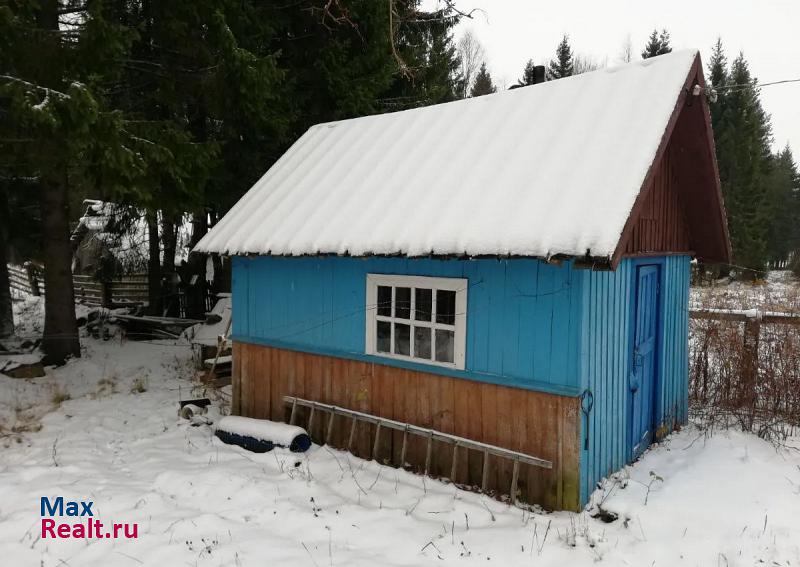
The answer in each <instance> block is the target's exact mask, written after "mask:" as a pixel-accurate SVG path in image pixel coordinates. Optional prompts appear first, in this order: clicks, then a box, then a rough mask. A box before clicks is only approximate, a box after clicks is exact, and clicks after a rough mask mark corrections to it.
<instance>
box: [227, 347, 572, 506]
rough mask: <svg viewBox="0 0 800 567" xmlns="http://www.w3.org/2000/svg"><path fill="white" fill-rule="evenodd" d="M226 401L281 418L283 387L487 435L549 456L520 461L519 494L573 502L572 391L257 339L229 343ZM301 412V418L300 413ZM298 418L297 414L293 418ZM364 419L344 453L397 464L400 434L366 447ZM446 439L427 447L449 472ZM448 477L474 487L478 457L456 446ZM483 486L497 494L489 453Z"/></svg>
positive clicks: (502, 479)
mask: <svg viewBox="0 0 800 567" xmlns="http://www.w3.org/2000/svg"><path fill="white" fill-rule="evenodd" d="M233 359H234V361H235V362H234V377H233V406H232V407H233V408H234V411H236V410H237V409H238V410H239V411H238V412H237V413H240V414H241V415H246V416H249V417H256V418H268V419H272V420H279V421H283V420H286V419H287V418H288V414H287V410H286V408H285V407H284V404H283V402H282V397H283V396H284V395H291V396H298V397H302V398H306V399H310V400H315V401H319V402H323V403H328V404H334V405H337V406H341V407H344V408H348V409H354V410H359V411H363V412H367V413H371V414H375V415H379V416H381V417H386V418H390V419H395V420H398V421H405V422H409V423H413V424H415V425H419V426H421V427H429V428H434V429H438V430H440V431H443V432H446V433H452V434H455V435H463V436H465V437H468V438H470V439H475V440H477V441H483V442H486V443H492V444H495V445H498V446H500V447H505V448H507V449H513V450H516V451H520V452H524V453H527V454H530V455H532V456H536V457H540V458H543V459H547V460H550V461H552V462H553V469H551V470H545V469H541V468H538V467H531V466H528V465H522V466H521V469H520V480H519V488H520V491H521V499H522V500H523V501H525V502H529V503H536V504H540V505H542V506H544V507H546V508H549V509H568V510H577V509H578V508H579V504H580V503H579V476H578V475H579V464H578V459H579V430H580V426H579V420H578V413H579V410H578V399H577V398H575V397H567V396H558V395H554V394H547V393H541V392H534V391H528V390H519V389H516V388H509V387H503V386H497V385H494V384H487V383H481V382H477V381H472V380H464V379H460V378H451V377H447V376H440V375H437V374H426V373H423V372H417V371H413V370H408V369H402V368H395V367H392V366H387V365H382V364H375V363H371V362H365V361H357V360H348V359H344V358H337V357H331V356H323V355H317V354H309V353H303V352H298V351H291V350H286V349H278V348H272V347H267V346H262V345H255V344H248V343H242V342H235V343H234V345H233ZM299 415H300V416H301V420H307V419H308V413H307V411H300V412H299ZM301 424H305V421H301ZM327 425H328V416H327V415H323V414H319V415H317V416H316V417H315V419H314V424H313V426H312V428H311V433H312V436H313V437H314V439H315V441H317V442H323V441H324V439H325V437H326V435H327ZM349 428H350V424H349V423H347V422H345V420H343V419H341V418H340V419H339V420H338V421H337V422H336V425H335V434H334V436H333V439H332V444H333V445H334V446H337V447H340V448H345V447H346V444H347V438H348V436H349ZM373 441H374V426H369V425H362V426H360V429H359V434H358V435H357V443H356V445H355V447H354V448H353V452H354V453H355V454H356V455H358V456H360V457H363V458H367V459H370V458H374V459H376V460H378V461H379V462H382V463H387V464H394V465H395V466H398V465H400V463H399V454H400V447H399V444H400V443H401V442H402V435H399V436H396V435H393V434H391V433H390V432H384V433H383V434H382V437H381V442H380V443H379V450H378V454H373ZM451 458H452V447H450V446H448V447H443V448H442V450H434V458H433V463H432V471H431V473H432V474H433V475H434V476H440V477H449V476H450V467H451V464H452V463H451ZM406 462H407V463H409V464H410V465H411V467H410V468H412V469H413V470H416V471H418V472H421V470H422V468H423V467H424V463H425V448H424V442H423V441H422V440H420V439H413V442H412V443H411V444H410V446H409V449H408V451H407V455H406ZM459 462H461V463H463V465H462V466H459V467H457V474H456V478H455V481H456V482H458V483H459V484H463V485H467V486H480V482H481V473H482V456H481V455H480V454H477V453H475V452H473V451H469V452H468V451H466V450H461V451H460V454H459ZM491 463H492V466H491V469H490V470H491V477H490V485H489V488H490V489H493V490H496V491H497V492H498V493H499V494H507V493H508V490H509V487H510V484H511V467H510V464H506V463H503V462H502V460H501V459H497V458H492V460H491Z"/></svg>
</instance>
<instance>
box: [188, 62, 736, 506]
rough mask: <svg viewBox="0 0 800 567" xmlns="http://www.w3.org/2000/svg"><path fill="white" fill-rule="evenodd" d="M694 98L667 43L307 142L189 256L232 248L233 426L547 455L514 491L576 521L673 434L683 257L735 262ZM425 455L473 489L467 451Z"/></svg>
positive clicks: (474, 459) (690, 70)
mask: <svg viewBox="0 0 800 567" xmlns="http://www.w3.org/2000/svg"><path fill="white" fill-rule="evenodd" d="M704 89H705V82H704V78H703V71H702V65H701V62H700V58H699V55H698V53H697V52H696V51H682V52H676V53H673V54H670V55H664V56H660V57H656V58H653V59H648V60H646V61H642V62H637V63H633V64H630V65H626V66H622V67H617V68H610V69H602V70H599V71H595V72H593V73H587V74H584V75H579V76H575V77H571V78H567V79H561V80H557V81H552V82H547V83H544V84H540V85H533V86H530V87H525V88H521V89H515V90H513V91H506V92H501V93H497V94H494V95H489V96H483V97H479V98H474V99H468V100H463V101H458V102H453V103H448V104H442V105H438V106H431V107H426V108H419V109H414V110H407V111H404V112H398V113H393V114H382V115H377V116H368V117H364V118H357V119H353V120H345V121H341V122H334V123H329V124H320V125H317V126H314V127H312V128H311V129H310V130H309V131H308V132H307V133H306V134H305V135H303V136H302V137H301V138H300V139H299V140H298V141H297V142H296V143H295V144H294V145H293V146H292V147H291V148H290V149H289V150H288V151H287V152H286V154H285V155H284V156H283V157H281V159H280V160H279V161H278V162H277V163H275V165H274V166H273V167H272V168H270V170H269V171H267V173H266V174H265V175H264V176H263V177H262V178H261V180H259V181H258V182H257V183H256V184H255V186H254V187H253V188H252V189H251V190H250V191H249V192H248V193H247V194H246V195H245V196H244V197H243V198H242V199H241V201H240V202H239V203H238V204H237V205H236V206H234V208H233V209H231V211H230V212H229V213H228V214H227V215H226V216H225V217H224V218H223V219H222V221H221V222H220V223H219V224H218V225H217V226H216V227H215V228H214V229H213V230H211V231H210V233H209V234H208V235H207V236H206V237H205V238H204V239H203V240H202V241H201V242H200V243H199V245H198V246H197V250H201V251H205V252H216V253H221V254H228V255H231V256H233V257H234V261H233V321H234V323H233V333H232V334H233V340H234V341H235V344H234V412H235V413H237V414H242V415H247V416H253V417H259V418H269V419H273V420H283V419H286V416H287V413H286V404H285V402H284V399H283V397H284V396H287V395H288V396H297V397H300V398H303V399H306V400H312V401H317V402H322V403H329V404H334V405H337V406H339V407H343V408H350V409H353V410H359V411H362V412H365V413H369V414H373V415H377V416H381V417H384V418H392V419H394V420H397V421H401V422H405V423H410V424H415V425H419V426H423V427H429V428H433V429H435V430H438V431H443V432H446V433H451V434H455V435H458V436H461V437H464V438H467V439H473V440H478V441H481V442H485V443H490V444H493V445H496V446H499V447H504V448H509V449H513V450H516V451H519V452H522V453H525V454H527V455H532V456H535V457H539V458H542V459H547V460H548V461H550V462H552V468H551V469H549V470H548V469H543V468H537V467H525V468H523V470H521V471H520V475H519V481H518V485H517V486H518V490H519V492H520V494H521V497H522V498H523V499H525V500H527V501H528V502H535V503H540V504H542V505H544V506H546V507H548V508H561V509H573V510H576V509H579V508H580V507H581V506H582V505H583V504H585V503H586V502H587V500H588V497H589V495H590V494H591V492H592V491H593V490H594V487H595V485H596V483H597V481H598V480H600V479H601V478H602V477H604V476H606V475H608V474H610V473H612V472H614V471H615V470H618V469H619V468H621V467H622V466H624V465H625V464H626V463H629V462H631V461H632V460H633V459H636V458H637V457H638V456H639V455H640V454H641V453H642V451H644V450H645V449H646V448H647V446H648V445H649V444H650V443H651V442H652V441H653V440H654V439H658V438H660V437H661V436H663V435H665V434H666V433H668V432H670V431H671V430H673V428H674V427H675V426H677V425H679V424H681V423H684V422H685V421H686V419H687V386H688V384H687V380H688V353H687V350H688V347H687V334H688V311H687V307H688V294H689V267H690V261H691V259H692V258H693V257H695V258H700V259H703V260H706V261H720V262H728V261H729V257H730V245H729V241H728V234H727V227H726V219H725V210H724V206H723V202H722V196H721V192H720V186H719V178H718V173H717V168H716V163H715V157H714V142H713V136H712V131H711V124H710V119H709V111H708V105H707V101H706V96H705V90H704ZM317 421H318V426H319V427H320V428H324V426H325V425H326V424H325V423H322V422H324V421H326V420H325V419H318V420H317ZM340 429H342V430H344V432H343V434H346V433H347V431H346V430H347V429H348V426H346V425H342V427H341V428H340ZM321 431H322V429H321V430H320V432H321ZM337 440H338V441H337ZM333 443H334V444H337V443H338V444H339V445H340V446H341V445H342V444H343V442H342V441H341V436H340V433H339V432H338V431H335V432H334V437H333ZM376 450H377V454H375V455H374V456H375V457H376V458H378V459H380V460H382V461H389V460H393V461H394V462H395V463H397V461H398V456H399V450H400V449H399V437H398V436H397V435H396V434H394V435H393V434H392V433H391V432H388V433H387V436H386V438H385V439H382V440H381V442H380V445H378V444H377V443H376V444H375V446H373V445H372V444H371V443H370V439H367V438H366V432H365V434H364V439H363V440H361V441H360V442H359V443H357V448H356V451H357V452H359V453H360V454H363V455H364V456H366V457H369V456H370V455H373V454H374V453H373V452H374V451H376ZM436 456H437V457H438V460H437V459H434V461H436V462H435V463H434V465H432V466H433V467H434V468H436V467H438V471H439V473H440V474H441V475H442V476H448V477H450V476H453V477H455V478H453V480H454V481H455V482H458V483H464V484H473V485H474V484H478V483H479V482H480V478H481V476H480V475H481V466H482V458H483V456H482V455H480V454H478V455H472V454H469V455H467V456H465V457H463V458H459V459H458V461H457V463H456V466H452V462H451V461H450V459H451V456H450V452H447V451H440V452H439V453H437V455H436ZM425 457H426V455H425V450H424V447H410V448H409V449H408V452H407V454H406V458H405V463H404V464H410V465H412V466H420V464H421V461H422V460H424V459H425ZM451 466H452V468H451ZM510 474H511V467H510V466H509V464H508V463H505V462H503V461H502V460H500V459H498V460H497V462H495V463H493V464H492V469H491V478H490V487H491V486H495V487H496V488H498V490H500V491H505V492H507V491H508V488H507V487H508V486H509V484H508V480H509V475H510Z"/></svg>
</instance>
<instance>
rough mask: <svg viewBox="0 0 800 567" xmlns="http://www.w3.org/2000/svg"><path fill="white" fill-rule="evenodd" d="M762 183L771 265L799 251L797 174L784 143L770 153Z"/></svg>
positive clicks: (783, 260)
mask: <svg viewBox="0 0 800 567" xmlns="http://www.w3.org/2000/svg"><path fill="white" fill-rule="evenodd" d="M765 185H766V188H767V199H768V204H769V221H770V222H769V229H768V232H767V253H768V258H769V261H770V262H771V263H773V264H783V263H784V262H785V261H786V260H788V259H789V257H790V255H791V254H792V253H793V252H795V253H796V252H797V251H800V176H798V171H797V164H796V163H795V161H794V156H793V155H792V151H791V148H790V147H789V146H788V145H787V146H786V147H785V148H784V149H783V150H782V151H781V152H779V153H778V154H776V155H775V156H773V158H772V169H771V172H770V174H769V175H768V177H767V178H766V180H765Z"/></svg>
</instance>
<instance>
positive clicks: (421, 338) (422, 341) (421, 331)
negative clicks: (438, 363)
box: [414, 327, 431, 360]
mask: <svg viewBox="0 0 800 567" xmlns="http://www.w3.org/2000/svg"><path fill="white" fill-rule="evenodd" d="M414 358H424V359H425V360H430V359H431V329H430V327H414Z"/></svg>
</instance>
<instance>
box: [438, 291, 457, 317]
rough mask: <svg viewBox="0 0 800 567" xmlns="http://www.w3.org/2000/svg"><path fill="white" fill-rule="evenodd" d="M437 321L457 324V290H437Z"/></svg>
mask: <svg viewBox="0 0 800 567" xmlns="http://www.w3.org/2000/svg"><path fill="white" fill-rule="evenodd" d="M436 322H437V323H443V324H445V325H455V324H456V292H455V291H450V290H446V289H437V290H436Z"/></svg>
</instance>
